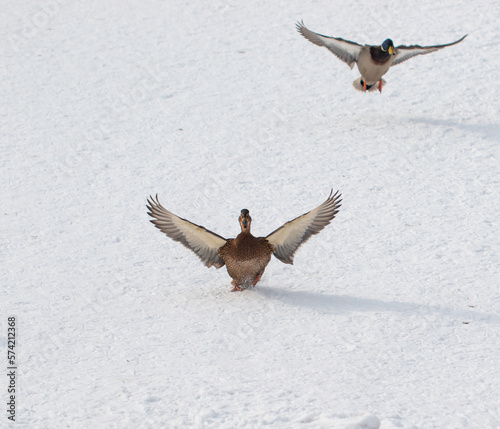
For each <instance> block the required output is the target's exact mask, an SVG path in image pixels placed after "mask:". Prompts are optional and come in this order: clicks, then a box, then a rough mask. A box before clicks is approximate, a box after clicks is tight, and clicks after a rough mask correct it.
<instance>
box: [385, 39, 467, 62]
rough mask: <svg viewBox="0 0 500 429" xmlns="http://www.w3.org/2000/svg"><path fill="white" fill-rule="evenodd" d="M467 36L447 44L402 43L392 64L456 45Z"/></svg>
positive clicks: (397, 48)
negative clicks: (408, 44)
mask: <svg viewBox="0 0 500 429" xmlns="http://www.w3.org/2000/svg"><path fill="white" fill-rule="evenodd" d="M466 37H467V34H466V35H465V36H464V37H462V38H461V39H458V40H457V41H456V42H453V43H448V44H446V45H435V46H419V45H411V46H405V45H400V46H398V47H396V52H397V53H396V57H395V58H394V61H393V62H392V65H393V66H395V65H397V64H401V63H402V62H403V61H406V60H409V59H410V58H413V57H416V56H417V55H425V54H430V53H431V52H436V51H438V50H439V49H443V48H446V47H448V46H453V45H456V44H457V43H460V42H461V41H462V40H464V39H465V38H466Z"/></svg>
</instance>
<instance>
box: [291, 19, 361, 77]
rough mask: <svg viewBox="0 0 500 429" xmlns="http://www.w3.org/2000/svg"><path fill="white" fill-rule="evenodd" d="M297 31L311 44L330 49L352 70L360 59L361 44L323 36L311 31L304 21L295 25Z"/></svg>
mask: <svg viewBox="0 0 500 429" xmlns="http://www.w3.org/2000/svg"><path fill="white" fill-rule="evenodd" d="M295 26H296V27H297V31H298V32H299V33H300V34H302V35H303V36H304V37H305V38H306V39H307V40H309V41H310V42H311V43H314V44H315V45H318V46H324V47H325V48H327V49H329V50H330V51H331V52H332V53H333V54H334V55H335V56H337V58H339V59H341V60H342V61H344V62H345V63H347V65H348V66H349V67H350V68H351V69H352V68H353V67H354V64H355V63H356V62H357V61H358V59H359V54H360V52H361V49H362V48H363V46H361V45H360V44H359V43H356V42H351V41H349V40H345V39H342V38H340V37H329V36H323V35H322V34H318V33H315V32H314V31H311V30H309V29H308V28H307V27H306V26H305V25H304V22H303V21H300V22H297V23H296V24H295Z"/></svg>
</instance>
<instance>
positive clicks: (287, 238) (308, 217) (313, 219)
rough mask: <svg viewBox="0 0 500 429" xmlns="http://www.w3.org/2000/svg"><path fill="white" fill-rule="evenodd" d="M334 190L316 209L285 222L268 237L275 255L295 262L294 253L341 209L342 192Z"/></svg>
mask: <svg viewBox="0 0 500 429" xmlns="http://www.w3.org/2000/svg"><path fill="white" fill-rule="evenodd" d="M332 194H333V190H332V192H331V193H330V196H329V197H328V198H327V200H326V201H325V202H324V203H323V204H321V205H320V206H319V207H316V208H315V209H314V210H311V211H310V212H307V213H305V214H303V215H302V216H299V217H297V218H295V219H294V220H291V221H289V222H287V223H285V224H284V225H283V226H281V227H279V228H278V229H277V230H275V231H273V232H272V233H271V234H269V235H268V236H267V237H266V238H267V240H268V241H269V242H270V243H271V244H272V245H273V246H274V252H273V253H274V256H276V257H277V258H278V259H279V260H280V261H281V262H284V263H285V264H293V255H294V254H295V252H296V251H297V249H298V248H299V247H300V245H301V244H303V243H305V242H306V241H307V240H308V239H309V237H311V235H314V234H318V233H319V232H320V231H321V230H322V229H323V228H324V227H325V226H327V225H328V224H329V223H330V221H331V220H332V219H333V218H334V217H335V215H336V214H337V213H338V211H339V207H340V202H341V201H342V200H341V199H340V197H341V194H339V192H338V191H337V192H336V193H335V195H332Z"/></svg>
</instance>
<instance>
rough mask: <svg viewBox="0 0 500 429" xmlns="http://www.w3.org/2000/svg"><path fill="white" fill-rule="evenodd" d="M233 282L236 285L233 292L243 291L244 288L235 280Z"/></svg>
mask: <svg viewBox="0 0 500 429" xmlns="http://www.w3.org/2000/svg"><path fill="white" fill-rule="evenodd" d="M231 284H232V285H233V286H234V287H233V289H231V292H241V291H242V290H243V289H242V288H240V287H239V286H238V285H237V284H236V281H234V280H233V281H232V282H231Z"/></svg>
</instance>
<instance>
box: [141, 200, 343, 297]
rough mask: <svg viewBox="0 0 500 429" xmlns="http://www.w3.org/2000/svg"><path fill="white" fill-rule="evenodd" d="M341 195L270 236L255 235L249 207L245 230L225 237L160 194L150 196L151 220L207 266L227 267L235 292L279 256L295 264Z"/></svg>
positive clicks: (243, 215) (244, 212) (256, 278)
mask: <svg viewBox="0 0 500 429" xmlns="http://www.w3.org/2000/svg"><path fill="white" fill-rule="evenodd" d="M340 197H341V194H339V192H338V191H337V192H336V193H335V194H333V191H332V192H331V193H330V196H329V197H328V198H327V199H326V201H325V202H324V203H323V204H321V205H320V206H319V207H316V208H315V209H313V210H311V211H310V212H307V213H305V214H303V215H302V216H299V217H297V218H295V219H293V220H291V221H289V222H287V223H285V224H284V225H282V226H281V227H279V228H278V229H277V230H275V231H273V232H272V233H271V234H269V235H268V236H267V237H254V236H253V235H252V233H251V232H250V227H251V224H252V218H251V217H250V212H249V211H248V210H247V209H243V210H241V214H240V217H239V218H238V220H239V222H240V226H241V232H240V233H239V234H238V236H237V237H236V238H230V239H225V238H224V237H221V236H220V235H218V234H215V233H214V232H212V231H209V230H208V229H206V228H204V227H203V226H200V225H196V224H194V223H192V222H190V221H188V220H186V219H182V218H180V217H178V216H176V215H174V214H173V213H171V212H169V211H168V210H167V209H166V208H165V207H163V206H162V205H161V204H160V201H159V200H158V195H157V196H156V198H153V197H150V198H149V199H148V205H147V208H148V210H149V212H148V214H149V215H150V216H151V217H153V218H154V220H152V221H151V222H152V223H153V224H154V225H155V226H156V227H157V228H158V229H159V230H160V231H161V232H164V233H165V234H166V235H167V236H168V237H170V238H171V239H172V240H175V241H179V242H180V243H182V244H183V245H184V246H186V247H187V248H188V249H190V250H192V251H193V252H194V253H196V255H197V256H198V257H199V258H200V259H201V260H202V262H203V263H204V264H205V265H206V266H207V267H209V268H210V267H211V266H214V267H215V268H221V267H223V266H224V265H226V267H227V272H228V274H229V275H230V276H231V277H232V279H233V281H232V285H233V286H234V288H233V291H240V290H244V289H247V288H249V287H251V286H255V285H256V284H257V282H258V281H259V280H260V278H261V277H262V274H264V270H265V269H266V267H267V264H269V261H270V260H271V255H274V256H276V258H278V259H279V260H280V261H281V262H284V263H285V264H293V257H294V254H295V252H296V251H297V249H298V248H299V247H300V245H301V244H302V243H305V242H306V241H307V240H308V239H309V237H311V235H314V234H318V233H319V232H320V231H321V230H322V229H323V228H324V227H325V226H327V225H328V224H329V223H330V221H331V220H332V219H333V218H334V217H335V215H336V214H337V213H338V211H339V207H340V205H341V204H340V202H341V201H342V200H341V199H340Z"/></svg>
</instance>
